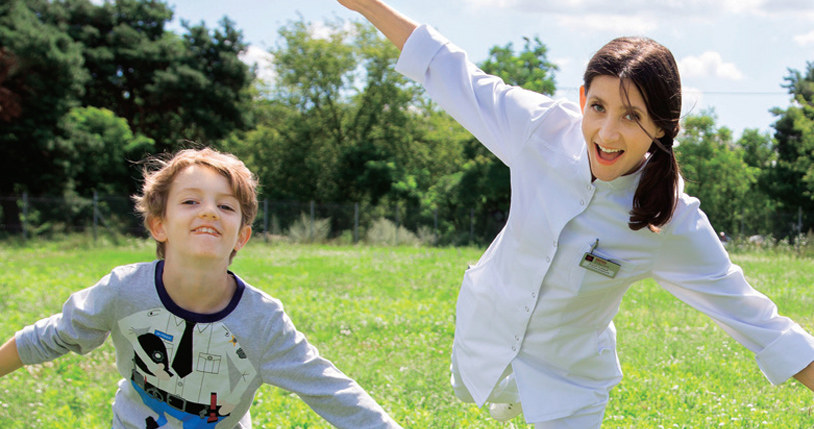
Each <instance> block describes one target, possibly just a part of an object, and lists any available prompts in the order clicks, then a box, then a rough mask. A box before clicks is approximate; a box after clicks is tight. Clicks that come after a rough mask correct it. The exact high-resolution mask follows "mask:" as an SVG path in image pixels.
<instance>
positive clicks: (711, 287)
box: [338, 0, 814, 428]
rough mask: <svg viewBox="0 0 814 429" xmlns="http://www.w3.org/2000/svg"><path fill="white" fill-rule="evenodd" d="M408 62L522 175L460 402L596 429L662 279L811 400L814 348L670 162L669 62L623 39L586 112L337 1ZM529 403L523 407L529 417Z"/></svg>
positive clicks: (474, 324) (467, 322) (404, 66)
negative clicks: (631, 302) (637, 311)
mask: <svg viewBox="0 0 814 429" xmlns="http://www.w3.org/2000/svg"><path fill="white" fill-rule="evenodd" d="M338 1H339V3H341V4H342V5H344V6H346V7H348V8H349V9H351V10H355V11H357V12H360V13H361V14H362V15H364V16H365V17H366V18H367V19H368V20H369V21H370V22H371V23H373V24H374V25H375V26H376V27H377V28H378V29H379V30H380V31H382V32H383V33H384V34H385V36H386V37H388V38H389V39H390V40H391V41H392V42H393V43H394V44H396V46H398V47H399V49H401V50H402V53H401V56H400V58H399V62H398V64H397V66H396V68H397V70H399V71H400V72H401V73H403V74H405V75H406V76H408V77H410V78H412V79H414V80H416V81H417V82H419V83H421V84H422V85H423V86H424V87H425V88H426V90H427V92H428V94H429V95H430V96H431V97H432V98H433V99H434V100H435V101H436V102H438V103H439V104H440V105H441V106H442V107H443V108H444V109H445V110H446V111H447V112H449V113H450V114H451V115H452V116H453V117H454V118H455V119H456V120H457V121H458V122H460V123H461V124H462V125H463V126H464V127H466V128H467V129H468V130H469V131H470V132H472V133H473V134H474V135H475V136H476V137H477V138H478V139H479V140H480V141H481V142H482V143H483V144H484V145H485V146H487V147H488V148H489V149H490V150H491V151H492V152H493V153H494V154H495V155H496V156H498V158H500V159H501V160H502V161H503V162H504V163H505V164H506V165H508V166H509V168H510V171H511V183H512V195H511V212H510V215H509V219H508V221H507V223H506V226H505V227H504V228H503V230H502V231H501V232H500V234H498V236H497V237H496V238H495V240H494V241H493V242H492V244H491V245H490V246H489V248H488V249H487V250H486V252H485V253H484V255H483V256H482V257H481V259H480V260H479V261H478V263H477V264H476V265H475V266H474V267H471V268H470V269H469V270H467V272H466V274H465V275H464V279H463V285H462V287H461V291H460V294H459V297H458V304H457V321H456V329H455V341H454V344H453V354H452V384H453V388H454V389H455V392H456V394H457V396H458V397H460V398H461V399H463V400H468V401H474V402H476V403H477V404H478V405H479V406H480V405H483V404H484V403H486V402H489V403H492V405H491V411H492V415H493V417H496V418H499V419H508V418H511V417H513V416H514V415H517V414H518V413H519V412H520V410H521V409H522V412H523V413H524V416H525V419H526V420H527V421H528V422H530V423H534V424H535V426H536V427H538V428H597V427H599V426H600V425H601V423H602V417H603V415H604V410H605V406H606V404H607V401H608V398H609V392H610V390H611V388H612V387H613V386H615V385H616V384H617V383H618V382H619V381H620V380H621V376H622V374H621V370H620V367H619V362H618V359H617V356H616V353H615V346H616V344H615V342H616V335H615V329H614V326H613V322H612V319H613V316H614V315H615V314H616V312H617V311H618V308H619V304H620V302H621V299H622V296H623V295H624V293H625V291H626V290H627V288H628V287H629V286H630V285H631V284H632V283H634V282H636V281H638V280H641V279H644V278H648V277H652V278H654V279H655V280H656V281H657V282H658V283H659V284H660V285H661V286H662V287H664V288H665V289H667V290H668V291H669V292H671V293H672V294H674V295H676V296H677V297H678V298H680V299H681V300H683V301H685V302H687V303H688V304H690V305H691V306H693V307H695V308H697V309H698V310H700V311H703V312H704V313H706V314H707V315H709V316H710V317H712V318H713V319H714V320H715V321H716V323H718V324H719V325H720V326H721V327H722V328H723V329H724V330H725V331H726V332H727V333H728V334H730V335H731V336H732V337H734V338H735V339H736V340H738V341H739V342H740V343H741V344H743V345H744V346H746V347H747V348H749V349H750V350H752V351H753V352H754V353H755V354H756V359H757V361H758V365H759V366H760V368H761V370H762V371H763V373H764V374H765V375H766V377H767V378H768V379H769V380H770V381H771V382H772V383H781V382H783V381H785V380H786V379H788V378H789V377H791V376H795V377H796V378H797V379H798V380H800V381H801V382H802V383H804V384H805V385H806V386H807V387H809V388H810V389H812V390H814V337H812V336H811V335H809V334H808V333H806V332H805V331H804V330H803V329H802V328H800V326H799V325H797V324H796V323H794V322H793V321H791V320H789V319H788V318H785V317H780V316H778V314H777V309H776V307H775V305H774V304H773V303H772V302H771V301H770V300H769V299H768V298H767V297H766V296H764V295H762V294H760V293H759V292H757V291H755V290H754V289H752V288H751V286H749V285H748V284H747V282H746V280H745V279H744V276H743V273H742V271H741V270H740V268H739V267H737V266H735V265H733V264H732V263H731V262H730V261H729V257H728V255H727V253H726V252H725V251H724V249H723V247H722V245H721V244H720V241H719V240H718V237H717V235H716V233H715V231H714V230H713V229H712V227H711V226H710V224H709V221H708V220H707V218H706V216H705V215H704V214H703V212H701V211H700V209H699V202H698V200H697V199H695V198H692V197H689V196H688V195H686V194H684V193H683V182H682V180H681V177H680V175H679V169H678V164H677V162H676V159H675V155H674V153H673V150H672V146H673V140H674V138H675V137H676V135H677V134H678V130H679V119H680V113H681V84H680V79H679V75H678V68H677V66H676V63H675V60H674V58H673V56H672V54H671V53H670V51H669V50H667V49H666V48H664V47H663V46H661V45H660V44H658V43H656V42H654V41H652V40H650V39H643V38H620V39H616V40H613V41H611V42H610V43H608V44H607V45H606V46H604V47H603V48H602V49H600V51H598V52H597V54H596V55H595V56H594V57H593V58H592V59H591V61H590V63H589V64H588V67H587V70H586V72H585V75H584V86H583V88H582V90H581V97H580V106H577V105H575V104H573V103H569V102H567V101H555V100H552V99H550V98H548V97H546V96H544V95H541V94H537V93H534V92H531V91H526V90H523V89H521V88H517V87H511V86H508V85H505V84H504V83H503V82H502V81H501V80H500V79H499V78H497V77H494V76H489V75H486V74H484V73H483V72H482V71H480V70H478V69H477V68H476V67H475V66H474V65H473V64H471V63H470V62H469V61H468V60H467V59H466V55H465V53H464V52H463V51H461V50H460V49H459V48H457V47H456V46H454V45H452V44H450V43H449V42H448V41H447V40H446V39H444V38H443V36H441V35H439V34H438V33H437V32H435V31H434V30H433V29H431V28H429V27H427V26H419V25H418V24H416V23H415V22H414V21H412V20H411V19H409V18H407V17H405V16H403V15H401V14H400V13H398V12H397V11H395V10H393V9H392V8H390V7H389V6H387V5H386V4H385V3H383V2H382V1H379V0H338ZM520 404H522V408H521V406H520Z"/></svg>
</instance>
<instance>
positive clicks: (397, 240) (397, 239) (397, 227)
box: [394, 203, 399, 246]
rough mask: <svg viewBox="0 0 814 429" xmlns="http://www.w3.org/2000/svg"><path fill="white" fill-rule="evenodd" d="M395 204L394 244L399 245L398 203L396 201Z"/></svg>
mask: <svg viewBox="0 0 814 429" xmlns="http://www.w3.org/2000/svg"><path fill="white" fill-rule="evenodd" d="M395 206H396V237H395V239H396V242H395V244H394V245H395V246H398V245H399V205H398V203H396V204H395Z"/></svg>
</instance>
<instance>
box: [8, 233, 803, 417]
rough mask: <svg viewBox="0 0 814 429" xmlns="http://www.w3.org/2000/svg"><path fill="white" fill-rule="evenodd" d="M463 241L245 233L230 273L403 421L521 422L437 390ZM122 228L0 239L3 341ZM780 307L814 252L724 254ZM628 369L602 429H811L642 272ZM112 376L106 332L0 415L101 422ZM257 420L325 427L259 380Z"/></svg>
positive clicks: (80, 275)
mask: <svg viewBox="0 0 814 429" xmlns="http://www.w3.org/2000/svg"><path fill="white" fill-rule="evenodd" d="M481 251H482V249H475V248H407V247H400V248H392V247H351V246H345V247H336V246H316V245H313V246H297V245H272V246H269V245H264V244H263V243H262V242H260V240H257V242H255V243H253V244H250V245H249V246H248V247H247V248H246V249H244V250H243V251H241V254H240V255H239V256H238V257H237V258H236V259H235V262H234V264H233V265H232V269H233V270H234V271H235V272H236V273H238V274H239V275H240V276H241V277H243V278H244V279H246V280H247V281H248V282H250V283H252V284H253V285H255V286H257V287H259V288H261V289H264V290H266V291H267V292H268V293H270V294H271V295H273V296H275V297H277V298H279V299H281V300H282V301H283V303H284V304H285V305H286V311H287V312H288V314H289V315H290V316H291V318H292V319H293V321H294V323H295V324H296V325H297V328H298V329H299V330H300V331H302V332H303V333H304V334H305V335H306V336H307V337H308V339H309V340H310V341H311V343H313V344H314V345H316V346H317V348H318V349H319V350H320V352H321V354H322V355H324V356H326V357H327V358H329V359H330V360H332V361H333V362H334V363H335V364H336V365H337V366H338V367H339V368H340V369H342V370H343V371H344V372H345V373H346V374H348V375H349V376H351V377H352V378H354V379H356V380H357V381H358V382H359V383H360V384H361V385H362V386H363V387H365V388H366V389H367V390H368V392H369V393H370V394H371V395H372V396H373V397H374V398H375V399H376V400H377V401H379V403H381V404H382V406H383V407H384V408H385V409H386V410H388V411H389V412H390V414H391V415H392V416H393V417H394V418H395V419H396V420H397V421H399V422H400V423H401V424H402V425H403V426H404V427H409V428H509V427H517V428H526V427H530V426H528V425H526V424H525V423H524V422H523V421H522V419H521V418H516V419H514V420H513V421H512V422H508V423H498V422H495V421H493V420H491V419H490V418H489V416H488V411H487V410H486V409H478V408H476V407H475V406H474V405H472V404H465V403H462V402H459V401H458V400H457V399H455V397H454V396H453V395H452V391H451V388H450V387H449V371H448V368H449V354H450V347H451V344H452V338H453V332H454V322H455V314H454V309H455V299H456V296H457V293H458V287H459V285H460V281H461V277H462V274H463V270H464V269H465V268H466V266H467V264H469V263H473V262H474V261H476V260H477V258H478V256H479V255H480V253H481ZM152 258H153V246H152V244H151V243H149V242H148V241H141V240H134V241H130V242H127V243H124V244H121V243H120V244H119V245H116V246H113V245H98V246H90V245H87V244H83V243H82V242H81V241H79V240H67V241H58V242H44V243H37V244H32V245H29V246H19V245H16V244H9V243H4V244H2V247H0V314H2V318H0V337H2V338H3V341H4V340H5V339H6V338H8V337H10V336H11V335H13V334H14V332H15V331H17V330H18V329H20V328H22V327H23V326H24V325H26V324H30V323H33V322H34V321H36V320H37V319H39V318H41V317H45V316H48V315H50V314H52V313H55V312H58V311H59V310H60V307H61V305H62V303H63V302H64V301H65V299H66V298H67V297H68V295H69V294H70V293H71V292H73V291H76V290H79V289H81V288H84V287H87V286H90V285H92V284H94V283H95V282H96V281H97V280H98V279H99V278H100V277H102V276H103V275H105V274H106V273H108V272H109V271H110V269H111V268H112V267H114V266H116V265H122V264H126V263H131V262H138V261H149V260H151V259H152ZM733 259H734V260H735V261H736V262H737V263H738V264H740V265H741V266H742V267H743V268H744V271H745V272H746V274H747V277H748V278H749V280H750V281H751V282H752V284H753V285H754V286H755V287H756V288H757V289H759V290H761V291H762V292H764V293H765V294H767V295H768V296H770V297H771V298H772V299H774V300H775V302H776V303H777V304H778V306H779V308H780V312H781V314H783V315H787V316H790V317H792V318H793V319H795V320H796V321H797V322H798V323H800V324H801V325H803V327H804V328H806V329H807V330H808V331H809V332H814V260H812V259H799V258H795V257H793V256H783V255H779V256H778V255H772V256H769V255H763V254H758V253H749V254H742V255H734V256H733ZM615 323H616V326H617V329H618V337H619V355H620V358H621V360H622V368H623V370H624V372H625V379H624V380H623V381H622V383H621V384H620V385H619V386H617V388H616V389H614V391H613V392H612V393H611V403H610V405H609V406H608V409H607V412H606V414H605V421H604V425H603V428H720V427H724V428H779V429H794V428H803V429H810V428H814V393H812V392H810V391H809V390H807V389H806V388H805V387H804V386H802V385H801V384H799V383H797V382H796V381H790V382H787V383H785V384H783V385H781V386H771V385H770V384H769V382H768V381H767V380H766V379H765V378H764V377H763V375H762V374H761V373H760V371H759V370H758V367H757V364H756V363H755V361H754V358H753V356H752V354H751V353H750V352H749V351H748V350H746V349H745V348H743V347H742V346H740V345H739V344H737V343H736V342H735V341H734V340H732V339H731V338H730V337H728V336H727V335H726V334H724V333H723V331H722V330H721V329H719V328H718V327H717V326H716V325H715V324H714V323H713V322H711V321H710V320H709V319H708V318H706V316H704V315H702V314H700V313H698V312H696V311H695V310H693V309H692V308H690V307H689V306H687V305H685V304H683V303H681V302H679V301H678V300H676V299H675V298H673V297H672V296H670V295H669V294H667V293H666V292H664V291H663V290H661V289H660V288H659V287H658V286H657V285H656V284H655V283H652V282H643V283H639V284H637V285H634V286H633V288H632V289H631V290H630V292H628V294H627V296H626V298H625V302H624V304H623V305H622V309H621V311H620V313H619V315H618V316H617V317H616V320H615ZM118 379H119V375H118V374H117V373H116V372H115V369H114V365H113V350H112V346H111V345H110V343H109V342H108V343H106V344H105V345H104V346H102V347H101V348H99V349H97V350H95V351H93V352H92V353H90V354H89V355H87V356H77V355H67V356H64V357H62V358H60V359H58V360H56V361H54V362H50V363H47V364H44V365H37V366H32V367H26V368H23V369H21V370H19V371H17V372H15V373H13V374H10V375H8V376H6V377H4V378H2V379H0V427H3V428H49V429H50V428H79V427H81V428H109V427H110V421H111V410H110V404H111V402H112V400H113V394H114V392H115V385H116V381H117V380H118ZM252 415H253V418H254V425H255V427H258V428H323V427H329V425H328V424H327V423H326V422H324V421H323V420H321V418H320V417H319V416H317V415H316V414H315V413H314V412H313V411H311V410H310V409H309V408H308V407H307V406H306V405H305V404H304V403H303V402H302V401H300V400H299V399H298V398H297V397H296V396H295V395H293V394H291V393H288V392H285V391H282V390H280V389H278V388H276V387H273V386H264V387H263V388H261V390H260V391H259V392H258V394H257V396H256V398H255V404H254V406H253V408H252Z"/></svg>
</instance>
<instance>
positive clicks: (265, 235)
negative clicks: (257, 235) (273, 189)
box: [263, 198, 269, 243]
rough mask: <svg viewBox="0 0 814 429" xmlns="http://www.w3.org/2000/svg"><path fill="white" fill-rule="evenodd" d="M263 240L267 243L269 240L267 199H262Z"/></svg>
mask: <svg viewBox="0 0 814 429" xmlns="http://www.w3.org/2000/svg"><path fill="white" fill-rule="evenodd" d="M263 240H264V241H265V242H266V243H268V241H269V200H268V198H264V199H263Z"/></svg>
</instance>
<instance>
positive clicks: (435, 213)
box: [432, 207, 438, 245]
mask: <svg viewBox="0 0 814 429" xmlns="http://www.w3.org/2000/svg"><path fill="white" fill-rule="evenodd" d="M432 218H433V222H432V224H433V230H432V231H433V241H435V244H436V245H438V207H436V208H435V209H434V210H433V211H432Z"/></svg>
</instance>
